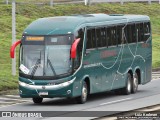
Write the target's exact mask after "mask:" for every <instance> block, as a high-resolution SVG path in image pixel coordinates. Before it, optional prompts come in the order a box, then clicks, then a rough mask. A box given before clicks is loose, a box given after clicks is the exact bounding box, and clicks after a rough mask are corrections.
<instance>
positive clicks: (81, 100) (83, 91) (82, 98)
mask: <svg viewBox="0 0 160 120" xmlns="http://www.w3.org/2000/svg"><path fill="white" fill-rule="evenodd" d="M87 97H88V87H87V83H86V82H85V81H83V84H82V89H81V96H79V97H77V98H76V101H77V103H79V104H84V103H85V102H86V101H87Z"/></svg>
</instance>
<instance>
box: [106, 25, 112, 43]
mask: <svg viewBox="0 0 160 120" xmlns="http://www.w3.org/2000/svg"><path fill="white" fill-rule="evenodd" d="M111 30H112V29H111V27H108V28H107V30H106V31H107V41H108V46H112V45H113V44H112V34H111Z"/></svg>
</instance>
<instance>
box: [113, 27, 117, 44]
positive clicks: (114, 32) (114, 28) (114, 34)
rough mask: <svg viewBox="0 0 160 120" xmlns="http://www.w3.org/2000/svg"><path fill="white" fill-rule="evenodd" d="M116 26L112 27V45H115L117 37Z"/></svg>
mask: <svg viewBox="0 0 160 120" xmlns="http://www.w3.org/2000/svg"><path fill="white" fill-rule="evenodd" d="M116 35H117V33H116V27H113V28H112V43H113V45H114V46H117V37H116Z"/></svg>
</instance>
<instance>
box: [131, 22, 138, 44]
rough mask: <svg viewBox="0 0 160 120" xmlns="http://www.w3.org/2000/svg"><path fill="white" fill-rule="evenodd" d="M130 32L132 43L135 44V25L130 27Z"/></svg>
mask: <svg viewBox="0 0 160 120" xmlns="http://www.w3.org/2000/svg"><path fill="white" fill-rule="evenodd" d="M131 30H132V42H133V43H136V42H137V38H136V25H135V24H132V25H131Z"/></svg>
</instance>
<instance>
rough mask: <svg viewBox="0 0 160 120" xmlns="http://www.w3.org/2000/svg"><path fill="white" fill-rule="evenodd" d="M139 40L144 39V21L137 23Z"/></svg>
mask: <svg viewBox="0 0 160 120" xmlns="http://www.w3.org/2000/svg"><path fill="white" fill-rule="evenodd" d="M136 30H137V38H138V42H141V41H143V35H144V33H143V23H138V24H136Z"/></svg>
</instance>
